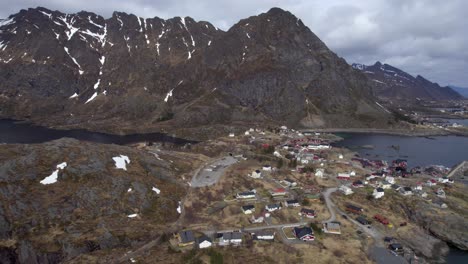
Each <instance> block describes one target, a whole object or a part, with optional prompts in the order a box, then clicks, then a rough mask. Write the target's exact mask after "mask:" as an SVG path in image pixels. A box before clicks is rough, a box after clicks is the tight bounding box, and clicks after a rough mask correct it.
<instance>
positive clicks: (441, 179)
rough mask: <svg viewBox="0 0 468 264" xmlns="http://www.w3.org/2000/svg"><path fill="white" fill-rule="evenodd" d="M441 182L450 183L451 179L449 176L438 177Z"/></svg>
mask: <svg viewBox="0 0 468 264" xmlns="http://www.w3.org/2000/svg"><path fill="white" fill-rule="evenodd" d="M437 180H438V181H439V182H440V183H449V179H448V178H447V177H441V178H438V179H437Z"/></svg>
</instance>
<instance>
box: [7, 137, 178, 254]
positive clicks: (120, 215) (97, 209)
mask: <svg viewBox="0 0 468 264" xmlns="http://www.w3.org/2000/svg"><path fill="white" fill-rule="evenodd" d="M172 166H173V164H172V163H170V162H168V161H165V160H163V159H161V158H159V159H157V158H155V157H154V156H153V155H152V154H148V153H146V152H143V151H139V150H137V149H136V148H131V147H124V146H116V145H100V144H95V143H86V142H82V141H77V140H72V139H60V140H57V141H51V142H48V143H44V144H33V145H22V144H18V145H15V144H11V145H10V144H7V145H2V147H1V148H0V262H1V263H63V262H67V261H70V260H72V259H74V258H75V257H78V256H80V255H83V254H88V253H91V252H94V251H98V250H104V251H108V252H110V250H113V249H125V248H130V247H131V246H135V245H139V244H141V243H147V242H148V241H151V240H152V239H154V238H155V237H158V236H160V235H161V234H163V233H165V232H170V231H169V230H170V229H171V225H172V224H174V223H175V222H176V221H177V219H178V218H179V216H180V214H179V213H178V211H177V210H178V208H179V201H181V199H182V197H184V196H185V190H186V189H185V187H184V185H183V184H182V183H181V182H179V181H178V180H177V177H176V175H175V174H176V173H177V174H178V175H180V173H181V172H180V171H175V170H174V169H173V167H172ZM179 210H180V209H179ZM124 252H125V251H124ZM117 255H121V254H120V253H118V254H117ZM122 255H123V253H122ZM75 261H76V260H75ZM102 262H105V261H104V260H103V259H101V261H100V263H102ZM76 263H93V262H89V261H86V260H81V261H79V260H78V261H77V262H76ZM109 263H115V261H110V262H109Z"/></svg>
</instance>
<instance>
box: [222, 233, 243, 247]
mask: <svg viewBox="0 0 468 264" xmlns="http://www.w3.org/2000/svg"><path fill="white" fill-rule="evenodd" d="M241 243H242V233H241V232H226V233H222V236H221V238H220V239H219V245H220V246H225V245H230V244H236V245H240V244H241Z"/></svg>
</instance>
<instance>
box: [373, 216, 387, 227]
mask: <svg viewBox="0 0 468 264" xmlns="http://www.w3.org/2000/svg"><path fill="white" fill-rule="evenodd" d="M374 219H375V220H377V221H379V222H380V223H382V224H383V225H388V224H389V223H390V222H389V221H388V219H387V218H385V217H383V216H381V215H378V214H376V215H374Z"/></svg>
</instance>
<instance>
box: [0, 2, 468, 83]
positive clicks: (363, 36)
mask: <svg viewBox="0 0 468 264" xmlns="http://www.w3.org/2000/svg"><path fill="white" fill-rule="evenodd" d="M0 6H1V7H2V8H1V9H0V17H7V16H8V15H10V14H13V13H16V12H18V11H19V10H20V9H22V8H28V7H36V6H44V7H46V8H49V9H54V10H55V9H57V10H60V11H62V12H67V13H73V12H77V11H80V10H87V11H92V12H95V13H98V14H100V15H102V16H104V17H110V16H111V14H112V12H113V11H114V10H115V11H123V12H127V13H133V14H136V15H138V16H142V17H154V16H158V17H161V18H170V17H174V16H190V17H193V18H194V19H195V20H206V21H209V22H211V23H213V24H214V25H215V26H217V27H219V28H222V29H224V30H227V29H229V27H230V26H231V25H233V24H234V23H236V22H237V21H238V20H239V19H241V18H246V17H248V16H252V15H256V14H258V13H261V12H266V11H268V9H270V8H271V7H274V6H276V7H281V8H283V9H286V10H289V11H291V12H292V13H293V14H295V15H296V16H297V17H299V18H301V19H302V21H303V22H304V23H305V24H306V25H307V26H308V27H309V28H310V29H311V30H312V31H313V32H314V33H315V34H317V35H318V36H319V37H320V38H321V39H322V40H323V41H324V42H325V43H326V44H327V45H328V46H329V47H330V48H331V49H332V50H334V51H335V52H336V53H338V55H340V56H342V57H344V58H345V59H346V60H347V61H348V62H349V63H351V62H361V63H365V64H373V63H374V62H375V61H377V60H379V61H381V62H385V63H388V64H391V65H393V66H396V67H399V68H401V69H403V70H405V71H407V72H408V73H410V74H412V75H417V74H420V75H422V76H424V77H426V78H428V79H430V80H431V81H434V82H438V83H439V84H441V85H447V84H454V85H458V86H464V87H468V71H467V70H468V19H467V18H466V11H467V10H468V1H466V0H445V1H442V0H359V1H352V0H327V1H323V0H229V1H228V0H196V1H194V0H105V1H96V0H0Z"/></svg>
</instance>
